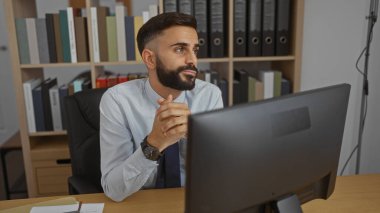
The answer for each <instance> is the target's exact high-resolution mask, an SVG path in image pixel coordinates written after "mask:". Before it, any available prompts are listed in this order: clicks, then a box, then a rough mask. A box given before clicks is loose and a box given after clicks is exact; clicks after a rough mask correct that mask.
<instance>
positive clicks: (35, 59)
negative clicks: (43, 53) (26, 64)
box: [26, 18, 40, 64]
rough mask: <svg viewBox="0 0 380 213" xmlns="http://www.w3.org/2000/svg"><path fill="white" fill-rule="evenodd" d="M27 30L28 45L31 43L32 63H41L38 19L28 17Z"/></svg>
mask: <svg viewBox="0 0 380 213" xmlns="http://www.w3.org/2000/svg"><path fill="white" fill-rule="evenodd" d="M26 32H27V34H28V37H27V38H28V45H29V57H30V63H31V64H39V63H40V57H39V53H38V41H37V31H36V19H34V18H27V19H26Z"/></svg>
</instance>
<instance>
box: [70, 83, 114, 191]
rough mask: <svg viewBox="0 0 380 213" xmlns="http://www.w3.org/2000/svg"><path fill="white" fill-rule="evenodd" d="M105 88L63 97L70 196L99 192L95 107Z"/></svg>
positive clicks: (98, 145)
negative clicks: (67, 145)
mask: <svg viewBox="0 0 380 213" xmlns="http://www.w3.org/2000/svg"><path fill="white" fill-rule="evenodd" d="M106 90H107V89H104V88H103V89H91V90H84V91H81V92H77V93H75V94H73V95H71V96H67V97H66V98H65V109H66V121H67V125H66V126H67V134H68V137H69V150H70V157H71V168H72V176H71V177H69V178H68V185H69V193H70V194H88V193H98V192H103V189H102V186H101V183H100V178H101V171H100V144H99V104H100V100H101V98H102V95H103V93H104V92H105V91H106Z"/></svg>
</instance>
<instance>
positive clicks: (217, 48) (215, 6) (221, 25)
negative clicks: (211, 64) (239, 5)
mask: <svg viewBox="0 0 380 213" xmlns="http://www.w3.org/2000/svg"><path fill="white" fill-rule="evenodd" d="M208 11H209V14H210V16H209V20H210V22H209V23H210V25H209V26H210V40H209V43H210V56H211V57H212V58H222V57H224V56H225V52H226V51H225V40H227V38H226V37H227V33H226V30H225V23H226V22H225V17H226V13H225V3H224V0H210V5H209V8H208Z"/></svg>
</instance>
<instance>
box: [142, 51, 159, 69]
mask: <svg viewBox="0 0 380 213" xmlns="http://www.w3.org/2000/svg"><path fill="white" fill-rule="evenodd" d="M141 58H142V60H143V61H144V63H145V65H146V66H147V67H148V69H149V70H152V69H155V68H156V56H155V54H154V52H153V51H152V50H150V49H144V50H143V51H142V53H141Z"/></svg>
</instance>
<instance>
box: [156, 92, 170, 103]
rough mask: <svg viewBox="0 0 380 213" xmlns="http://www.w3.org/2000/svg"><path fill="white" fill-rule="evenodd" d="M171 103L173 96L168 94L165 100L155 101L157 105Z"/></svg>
mask: <svg viewBox="0 0 380 213" xmlns="http://www.w3.org/2000/svg"><path fill="white" fill-rule="evenodd" d="M172 101H173V95H171V94H169V95H168V97H167V98H166V99H165V98H162V97H161V98H159V99H158V100H157V103H158V104H160V105H161V104H165V103H169V102H172Z"/></svg>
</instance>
